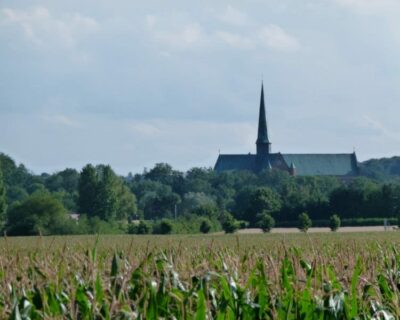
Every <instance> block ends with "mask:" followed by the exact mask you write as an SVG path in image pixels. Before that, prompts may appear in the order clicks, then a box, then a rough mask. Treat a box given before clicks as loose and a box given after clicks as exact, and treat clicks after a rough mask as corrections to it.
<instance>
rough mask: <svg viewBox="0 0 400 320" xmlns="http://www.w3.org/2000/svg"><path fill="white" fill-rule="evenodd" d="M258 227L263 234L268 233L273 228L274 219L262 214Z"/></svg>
mask: <svg viewBox="0 0 400 320" xmlns="http://www.w3.org/2000/svg"><path fill="white" fill-rule="evenodd" d="M258 225H259V227H260V228H261V229H262V231H263V232H270V231H271V229H272V228H273V227H275V219H274V218H272V217H271V215H269V214H268V213H264V214H262V215H261V216H260V218H259V221H258Z"/></svg>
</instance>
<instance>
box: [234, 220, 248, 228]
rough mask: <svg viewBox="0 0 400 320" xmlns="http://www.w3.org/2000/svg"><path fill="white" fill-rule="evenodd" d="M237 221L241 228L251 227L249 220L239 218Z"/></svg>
mask: <svg viewBox="0 0 400 320" xmlns="http://www.w3.org/2000/svg"><path fill="white" fill-rule="evenodd" d="M237 223H238V225H239V229H246V228H248V227H249V222H248V221H244V220H238V221H237Z"/></svg>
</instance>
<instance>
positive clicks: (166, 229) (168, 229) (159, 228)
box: [153, 219, 174, 234]
mask: <svg viewBox="0 0 400 320" xmlns="http://www.w3.org/2000/svg"><path fill="white" fill-rule="evenodd" d="M173 228H174V225H173V223H172V222H171V221H170V220H167V219H163V220H161V221H160V222H159V223H157V224H156V225H155V226H154V228H153V234H171V233H172V230H173Z"/></svg>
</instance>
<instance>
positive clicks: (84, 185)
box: [78, 164, 98, 217]
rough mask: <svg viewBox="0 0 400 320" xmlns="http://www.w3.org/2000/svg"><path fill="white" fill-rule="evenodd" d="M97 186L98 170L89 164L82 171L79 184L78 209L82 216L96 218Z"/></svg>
mask: <svg viewBox="0 0 400 320" xmlns="http://www.w3.org/2000/svg"><path fill="white" fill-rule="evenodd" d="M97 184H98V179H97V175H96V170H95V168H94V167H93V166H92V165H91V164H87V165H86V166H85V167H84V168H83V169H82V172H81V174H80V177H79V183H78V209H79V212H80V213H81V214H87V215H88V216H89V217H91V216H94V213H95V208H96V193H97Z"/></svg>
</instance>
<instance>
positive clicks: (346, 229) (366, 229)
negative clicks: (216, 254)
mask: <svg viewBox="0 0 400 320" xmlns="http://www.w3.org/2000/svg"><path fill="white" fill-rule="evenodd" d="M371 231H395V229H394V228H393V227H388V228H387V229H386V230H385V228H384V227H383V226H370V227H342V228H340V229H339V230H338V231H337V232H371ZM271 232H272V233H299V232H301V231H300V230H299V229H297V228H274V229H272V231H271ZM308 232H310V233H318V232H331V229H329V228H310V229H308ZM238 233H245V234H248V233H262V230H261V229H257V228H249V229H241V230H239V232H238Z"/></svg>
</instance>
